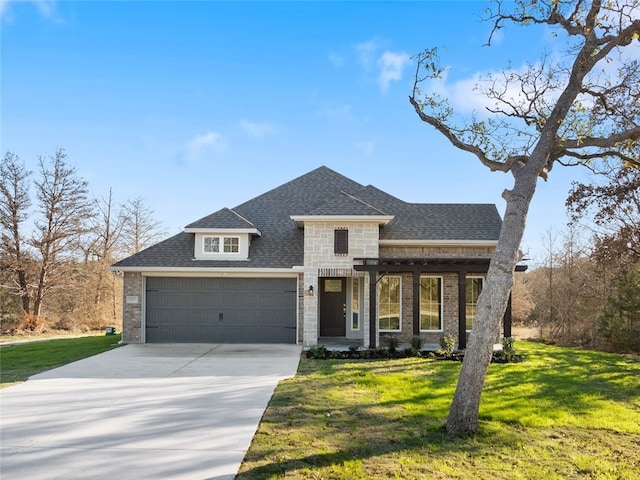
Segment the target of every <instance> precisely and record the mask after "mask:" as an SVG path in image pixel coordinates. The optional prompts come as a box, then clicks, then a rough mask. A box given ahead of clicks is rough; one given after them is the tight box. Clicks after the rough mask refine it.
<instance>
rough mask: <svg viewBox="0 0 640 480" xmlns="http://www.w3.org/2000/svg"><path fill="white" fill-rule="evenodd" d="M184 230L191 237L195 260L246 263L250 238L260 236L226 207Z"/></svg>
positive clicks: (254, 227)
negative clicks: (191, 234) (244, 261)
mask: <svg viewBox="0 0 640 480" xmlns="http://www.w3.org/2000/svg"><path fill="white" fill-rule="evenodd" d="M184 231H185V232H186V233H193V234H194V235H195V241H194V252H193V258H194V259H196V260H247V259H248V258H249V245H250V244H251V238H252V237H254V236H258V237H259V236H260V235H261V233H260V230H258V229H257V228H256V226H255V225H254V224H253V223H251V222H250V221H249V220H247V219H246V218H244V217H242V216H241V215H239V214H238V213H236V212H234V211H233V210H231V209H229V208H223V209H222V210H218V211H217V212H215V213H212V214H211V215H209V216H207V217H204V218H201V219H200V220H197V221H195V222H193V223H191V224H189V225H187V226H186V227H185V229H184Z"/></svg>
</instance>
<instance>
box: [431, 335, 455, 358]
mask: <svg viewBox="0 0 640 480" xmlns="http://www.w3.org/2000/svg"><path fill="white" fill-rule="evenodd" d="M457 339H458V337H457V336H455V335H454V334H452V333H449V334H447V335H442V336H441V337H440V349H439V350H436V355H439V356H442V357H450V356H452V355H453V349H454V348H455V347H456V340H457Z"/></svg>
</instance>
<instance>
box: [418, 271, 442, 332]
mask: <svg viewBox="0 0 640 480" xmlns="http://www.w3.org/2000/svg"><path fill="white" fill-rule="evenodd" d="M420 330H421V331H425V330H440V331H441V330H442V278H441V277H420Z"/></svg>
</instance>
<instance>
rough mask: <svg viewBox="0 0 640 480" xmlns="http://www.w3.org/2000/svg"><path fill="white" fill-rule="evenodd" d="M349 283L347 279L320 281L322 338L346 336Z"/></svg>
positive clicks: (323, 279)
mask: <svg viewBox="0 0 640 480" xmlns="http://www.w3.org/2000/svg"><path fill="white" fill-rule="evenodd" d="M346 287H347V281H346V279H345V278H321V279H320V336H321V337H344V336H346V334H347V333H346V328H347V327H346V324H347V321H346V315H347V288H346Z"/></svg>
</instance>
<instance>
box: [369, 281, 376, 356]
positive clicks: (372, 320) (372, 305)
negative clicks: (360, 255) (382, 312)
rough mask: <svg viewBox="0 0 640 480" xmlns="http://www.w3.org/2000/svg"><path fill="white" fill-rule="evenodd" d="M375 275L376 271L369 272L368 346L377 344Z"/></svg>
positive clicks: (373, 346) (374, 346) (372, 346)
mask: <svg viewBox="0 0 640 480" xmlns="http://www.w3.org/2000/svg"><path fill="white" fill-rule="evenodd" d="M376 277H377V274H376V272H373V271H370V272H369V348H376V347H377V345H378V312H377V311H376V303H377V302H378V291H377V289H376V287H377V282H376Z"/></svg>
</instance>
